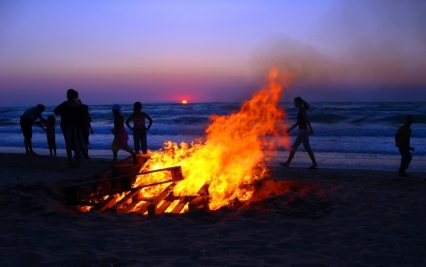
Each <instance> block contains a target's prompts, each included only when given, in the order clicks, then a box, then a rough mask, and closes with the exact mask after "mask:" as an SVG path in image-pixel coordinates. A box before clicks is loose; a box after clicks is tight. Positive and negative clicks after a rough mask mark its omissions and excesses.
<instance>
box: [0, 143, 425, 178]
mask: <svg viewBox="0 0 426 267" xmlns="http://www.w3.org/2000/svg"><path fill="white" fill-rule="evenodd" d="M23 151H24V148H19V147H0V153H5V154H7V153H13V154H24V153H23ZM35 152H36V153H37V154H38V155H40V156H49V150H48V149H41V148H37V149H35ZM57 155H58V157H66V152H65V149H57ZM264 155H265V163H266V165H267V166H268V167H272V166H278V163H280V162H284V161H285V160H286V159H287V156H288V151H279V152H271V151H265V152H264ZM128 156H129V154H128V153H127V152H125V151H123V150H120V151H119V152H118V159H119V160H120V159H124V158H127V157H128ZM89 157H90V158H91V159H107V160H108V159H112V152H111V151H110V150H89ZM315 157H316V159H317V162H318V166H319V168H325V169H349V170H384V171H397V170H398V168H399V164H400V159H401V156H400V155H399V154H395V155H384V154H360V153H332V152H315ZM425 162H426V156H416V155H415V153H413V159H412V161H411V163H410V166H409V168H408V170H407V172H426V164H425ZM310 164H311V162H310V159H309V156H308V155H307V153H306V152H303V151H297V152H296V155H295V157H294V159H293V161H292V164H291V168H293V167H297V168H304V167H308V166H310Z"/></svg>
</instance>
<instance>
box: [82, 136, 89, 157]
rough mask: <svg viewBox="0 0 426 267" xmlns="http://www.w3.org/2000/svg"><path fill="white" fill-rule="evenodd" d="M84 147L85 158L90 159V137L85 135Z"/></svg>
mask: <svg viewBox="0 0 426 267" xmlns="http://www.w3.org/2000/svg"><path fill="white" fill-rule="evenodd" d="M84 146H85V149H84V150H83V155H84V158H86V159H88V158H89V135H87V134H85V136H84Z"/></svg>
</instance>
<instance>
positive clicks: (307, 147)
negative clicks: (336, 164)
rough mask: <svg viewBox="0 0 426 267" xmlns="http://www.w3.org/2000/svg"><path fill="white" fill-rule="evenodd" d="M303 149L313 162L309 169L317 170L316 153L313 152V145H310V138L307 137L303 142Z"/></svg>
mask: <svg viewBox="0 0 426 267" xmlns="http://www.w3.org/2000/svg"><path fill="white" fill-rule="evenodd" d="M303 147H304V148H305V151H306V152H308V155H309V157H310V158H311V161H312V165H311V166H310V167H309V168H308V169H316V168H317V167H318V164H317V161H316V160H315V155H314V152H312V149H311V145H310V144H309V137H306V139H305V140H304V141H303Z"/></svg>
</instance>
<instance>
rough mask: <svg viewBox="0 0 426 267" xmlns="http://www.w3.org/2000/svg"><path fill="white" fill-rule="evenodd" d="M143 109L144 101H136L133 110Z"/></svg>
mask: <svg viewBox="0 0 426 267" xmlns="http://www.w3.org/2000/svg"><path fill="white" fill-rule="evenodd" d="M141 110H142V103H141V102H135V104H134V105H133V111H134V112H137V111H141Z"/></svg>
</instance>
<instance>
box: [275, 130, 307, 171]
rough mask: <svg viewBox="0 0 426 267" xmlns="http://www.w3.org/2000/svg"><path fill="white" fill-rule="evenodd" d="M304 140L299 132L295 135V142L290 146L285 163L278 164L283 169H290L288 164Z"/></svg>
mask: <svg viewBox="0 0 426 267" xmlns="http://www.w3.org/2000/svg"><path fill="white" fill-rule="evenodd" d="M304 138H305V135H304V132H303V131H300V130H299V133H298V134H297V137H296V140H295V141H294V143H293V145H292V146H291V150H290V154H289V155H288V158H287V161H286V162H285V163H280V165H281V166H283V167H287V168H288V167H290V163H291V161H292V160H293V157H294V155H295V154H296V149H297V148H298V147H299V146H300V144H301V143H302V142H303V140H304Z"/></svg>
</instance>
